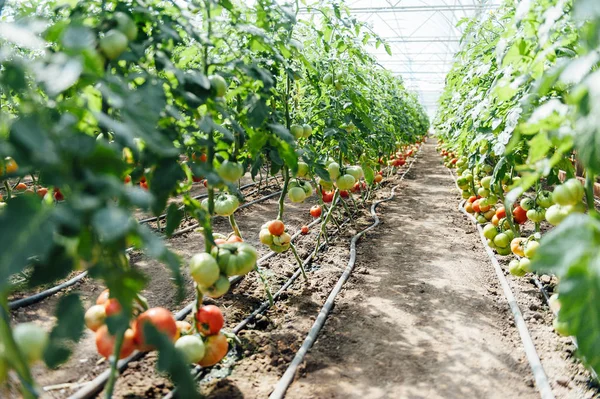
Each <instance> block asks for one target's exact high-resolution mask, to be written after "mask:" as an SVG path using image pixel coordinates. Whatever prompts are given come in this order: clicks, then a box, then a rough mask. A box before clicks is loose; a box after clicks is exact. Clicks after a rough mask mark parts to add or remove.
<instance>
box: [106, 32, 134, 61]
mask: <svg viewBox="0 0 600 399" xmlns="http://www.w3.org/2000/svg"><path fill="white" fill-rule="evenodd" d="M128 44H129V41H128V40H127V36H125V34H123V32H121V31H120V30H117V29H111V30H109V31H108V32H106V34H105V35H104V37H103V38H102V39H100V50H102V52H103V53H104V55H105V56H106V58H108V59H109V60H114V59H115V58H117V57H118V56H120V55H121V54H122V53H123V51H125V50H126V49H127V45H128Z"/></svg>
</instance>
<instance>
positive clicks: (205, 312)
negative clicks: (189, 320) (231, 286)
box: [196, 305, 225, 336]
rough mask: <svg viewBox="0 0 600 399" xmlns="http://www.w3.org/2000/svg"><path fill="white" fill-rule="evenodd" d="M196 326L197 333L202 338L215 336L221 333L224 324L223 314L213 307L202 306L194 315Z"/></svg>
mask: <svg viewBox="0 0 600 399" xmlns="http://www.w3.org/2000/svg"><path fill="white" fill-rule="evenodd" d="M196 322H197V323H196V326H197V327H198V332H199V333H200V334H202V335H204V336H208V335H215V334H218V333H219V331H221V328H223V325H224V324H225V319H224V318H223V313H222V312H221V309H219V308H218V307H217V306H215V305H206V306H202V307H201V308H200V310H199V311H198V312H197V313H196Z"/></svg>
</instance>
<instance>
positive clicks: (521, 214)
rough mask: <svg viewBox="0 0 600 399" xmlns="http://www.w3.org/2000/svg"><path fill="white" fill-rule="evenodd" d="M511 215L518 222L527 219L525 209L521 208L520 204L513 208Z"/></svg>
mask: <svg viewBox="0 0 600 399" xmlns="http://www.w3.org/2000/svg"><path fill="white" fill-rule="evenodd" d="M513 216H514V218H515V222H517V223H519V224H523V223H525V222H526V221H527V211H526V210H525V209H523V208H521V206H517V207H516V208H515V209H514V210H513Z"/></svg>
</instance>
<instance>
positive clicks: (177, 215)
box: [165, 203, 183, 237]
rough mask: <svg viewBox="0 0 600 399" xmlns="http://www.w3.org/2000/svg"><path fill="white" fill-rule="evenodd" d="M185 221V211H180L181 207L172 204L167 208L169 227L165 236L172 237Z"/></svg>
mask: <svg viewBox="0 0 600 399" xmlns="http://www.w3.org/2000/svg"><path fill="white" fill-rule="evenodd" d="M182 220H183V210H181V209H179V205H177V204H176V203H172V204H171V205H169V207H168V208H167V226H166V228H165V234H166V236H167V237H170V236H171V234H173V232H174V231H175V229H176V228H177V227H179V225H180V224H181V221H182Z"/></svg>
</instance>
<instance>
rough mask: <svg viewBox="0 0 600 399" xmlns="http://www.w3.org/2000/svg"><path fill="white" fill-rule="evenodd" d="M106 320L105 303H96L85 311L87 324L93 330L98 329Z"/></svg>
mask: <svg viewBox="0 0 600 399" xmlns="http://www.w3.org/2000/svg"><path fill="white" fill-rule="evenodd" d="M105 321H106V310H105V308H104V305H94V306H92V307H90V308H89V309H88V310H87V312H85V326H86V327H87V328H89V329H90V330H92V331H98V329H99V328H100V327H102V326H103V325H104V322H105Z"/></svg>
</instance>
